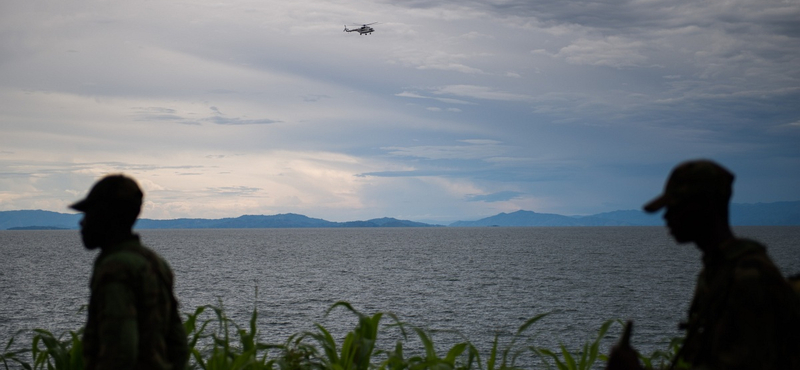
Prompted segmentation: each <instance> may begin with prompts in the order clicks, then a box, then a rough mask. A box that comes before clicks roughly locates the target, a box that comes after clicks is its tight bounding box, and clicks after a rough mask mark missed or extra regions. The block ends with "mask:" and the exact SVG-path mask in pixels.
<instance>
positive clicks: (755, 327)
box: [609, 160, 800, 370]
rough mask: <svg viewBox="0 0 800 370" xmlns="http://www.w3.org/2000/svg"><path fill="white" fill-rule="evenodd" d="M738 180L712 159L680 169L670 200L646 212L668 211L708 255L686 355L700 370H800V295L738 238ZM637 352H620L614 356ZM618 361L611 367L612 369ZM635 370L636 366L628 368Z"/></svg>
mask: <svg viewBox="0 0 800 370" xmlns="http://www.w3.org/2000/svg"><path fill="white" fill-rule="evenodd" d="M733 179H734V176H733V174H731V173H730V172H729V171H728V170H726V169H724V168H723V167H721V166H720V165H718V164H716V163H714V162H711V161H708V160H696V161H689V162H685V163H682V164H680V165H678V166H677V167H676V168H675V169H674V170H673V171H672V174H671V175H670V177H669V180H668V181H667V184H666V186H665V188H664V193H663V194H662V195H660V196H659V197H657V198H656V199H654V200H652V201H651V202H649V203H647V204H646V205H645V206H644V209H645V211H647V212H650V213H652V212H657V211H658V210H660V209H662V208H666V212H665V213H664V220H666V222H667V227H668V228H669V231H670V233H671V234H672V236H673V237H674V238H675V240H676V241H677V242H678V243H680V244H684V243H694V244H695V245H696V246H697V248H698V249H700V251H701V252H702V253H703V256H702V262H703V269H702V271H701V272H700V274H699V276H698V278H697V285H696V287H695V292H694V298H693V299H692V304H691V306H690V308H689V317H688V321H687V322H686V323H682V324H681V327H682V328H684V329H685V330H687V332H686V338H685V341H684V344H683V348H681V350H680V352H679V353H678V356H677V357H679V358H680V359H682V360H683V361H685V362H686V363H688V364H690V366H691V368H692V369H751V370H753V369H775V370H779V369H780V370H786V369H798V368H800V359H799V358H798V356H800V337H799V336H798V335H799V334H798V329H800V328H798V323H797V321H798V317H797V315H798V296H797V294H795V293H794V291H793V290H792V289H791V287H790V286H789V284H788V283H787V280H786V279H785V278H784V277H783V276H782V275H781V273H780V271H779V270H778V269H777V268H776V267H775V265H774V264H773V263H772V261H771V260H770V259H769V257H768V256H767V253H766V250H765V248H764V246H762V245H761V244H759V243H758V242H755V241H752V240H748V239H740V238H736V237H735V236H734V235H733V232H732V231H731V228H730V225H729V223H728V202H729V201H730V198H731V192H732V191H731V186H732V184H733ZM633 351H634V350H633V349H632V348H631V347H630V346H627V348H626V347H625V346H618V348H615V349H614V350H612V353H611V357H612V359H614V358H615V357H625V358H628V357H629V356H627V355H628V354H629V353H626V352H633ZM612 362H613V361H609V368H610V369H614V368H616V369H621V368H623V367H612V366H611V364H612ZM628 368H635V367H628Z"/></svg>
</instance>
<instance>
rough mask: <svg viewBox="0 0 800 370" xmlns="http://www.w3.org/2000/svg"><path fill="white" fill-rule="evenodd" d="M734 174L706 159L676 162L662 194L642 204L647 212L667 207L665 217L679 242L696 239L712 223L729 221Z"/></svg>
mask: <svg viewBox="0 0 800 370" xmlns="http://www.w3.org/2000/svg"><path fill="white" fill-rule="evenodd" d="M733 179H734V175H733V174H732V173H731V172H730V171H728V170H727V169H725V168H724V167H722V166H720V165H719V164H717V163H715V162H712V161H709V160H693V161H688V162H684V163H681V164H679V165H678V166H677V167H675V168H674V169H673V170H672V173H671V174H670V176H669V179H668V180H667V184H666V185H665V186H664V193H663V194H661V195H660V196H658V197H657V198H655V199H653V200H652V201H650V202H649V203H647V204H645V205H644V210H645V211H646V212H649V213H653V212H657V211H659V210H661V209H662V208H666V212H665V213H664V219H665V220H666V221H667V226H668V227H669V229H670V232H671V233H672V235H673V236H674V237H675V239H676V240H677V241H678V242H679V243H686V242H691V241H696V240H697V238H698V235H699V233H703V232H707V230H708V228H709V227H710V225H712V224H714V223H720V222H724V223H725V224H726V225H727V222H728V202H730V199H731V194H732V185H733Z"/></svg>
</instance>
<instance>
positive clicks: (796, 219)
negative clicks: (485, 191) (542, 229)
mask: <svg viewBox="0 0 800 370" xmlns="http://www.w3.org/2000/svg"><path fill="white" fill-rule="evenodd" d="M661 216H662V213H657V214H647V213H645V212H644V211H641V210H623V211H613V212H605V213H598V214H595V215H591V216H562V215H556V214H550V213H536V212H531V211H517V212H513V213H500V214H498V215H494V216H491V217H486V218H482V219H480V220H477V221H458V222H454V223H452V224H450V225H449V226H457V227H475V226H663V225H664V220H663V219H662V218H661ZM730 219H731V224H732V225H734V226H745V225H748V226H790V225H800V201H795V202H775V203H755V204H741V203H734V204H732V205H731V209H730Z"/></svg>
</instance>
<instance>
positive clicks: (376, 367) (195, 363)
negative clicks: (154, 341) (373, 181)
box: [0, 301, 683, 370]
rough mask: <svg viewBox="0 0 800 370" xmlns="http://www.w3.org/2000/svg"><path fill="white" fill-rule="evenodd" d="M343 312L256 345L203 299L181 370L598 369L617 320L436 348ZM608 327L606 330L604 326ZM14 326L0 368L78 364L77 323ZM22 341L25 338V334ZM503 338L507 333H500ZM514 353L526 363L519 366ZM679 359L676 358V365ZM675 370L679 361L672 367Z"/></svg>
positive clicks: (662, 363) (382, 320)
mask: <svg viewBox="0 0 800 370" xmlns="http://www.w3.org/2000/svg"><path fill="white" fill-rule="evenodd" d="M342 310H345V311H347V312H349V313H351V314H353V315H355V316H356V317H357V319H358V321H357V323H356V325H355V327H354V328H353V329H352V330H350V331H349V332H347V333H346V335H344V337H343V338H340V339H339V340H336V339H334V336H333V335H332V334H331V332H330V331H329V330H328V329H327V328H326V327H324V326H322V325H321V324H318V323H314V328H315V330H312V331H306V332H301V333H296V334H293V335H290V336H289V337H288V338H287V339H286V340H285V341H284V342H283V343H262V342H260V341H259V340H258V339H259V335H258V326H257V325H256V324H257V321H258V310H257V309H255V308H254V309H253V312H252V314H251V317H250V320H249V321H248V322H247V323H246V324H245V325H242V324H240V323H237V322H234V320H232V319H230V318H229V317H228V316H227V315H226V312H225V309H224V308H223V307H222V304H221V302H220V303H219V304H218V305H216V306H215V305H204V306H200V307H197V308H196V309H195V310H194V311H193V312H191V313H185V314H184V316H185V318H184V327H185V329H186V333H187V336H188V343H189V347H190V351H191V355H190V360H189V365H188V367H187V369H203V370H423V369H427V370H512V369H514V370H516V369H520V370H522V369H525V370H527V369H531V370H533V369H558V370H589V369H596V368H599V367H601V366H602V367H604V364H605V362H606V361H607V360H608V358H607V354H606V353H607V352H608V350H609V349H605V348H600V342H601V340H603V339H612V340H613V339H615V338H618V337H619V334H618V333H615V332H614V330H617V329H619V330H620V333H621V330H622V328H623V323H622V321H620V320H614V319H611V320H607V321H605V322H604V323H602V324H601V325H600V327H599V329H598V330H597V335H596V337H594V338H592V339H591V340H587V341H586V342H585V343H584V344H583V346H582V347H581V348H577V349H568V348H566V347H565V346H564V345H563V344H562V345H560V346H559V348H557V349H551V348H544V347H539V346H537V345H536V343H535V341H534V336H533V335H532V331H535V329H534V328H535V326H536V325H535V324H536V323H537V322H539V321H540V320H542V319H544V318H546V316H547V314H546V313H544V314H539V315H537V316H534V317H532V318H530V319H528V320H527V321H526V322H525V323H524V324H522V325H521V326H520V327H519V329H517V331H516V333H515V334H514V335H513V337H511V338H510V341H508V340H504V342H507V344H500V341H499V335H495V337H494V341H493V344H492V346H491V348H488V349H483V348H481V349H479V348H477V347H476V346H475V345H473V344H472V343H471V342H470V341H468V340H466V339H465V340H464V341H463V342H460V343H457V344H455V345H453V346H452V347H450V348H449V349H446V350H444V351H442V350H440V348H436V347H437V346H436V345H435V344H434V343H433V339H432V335H431V333H430V332H429V331H428V330H426V329H424V328H421V327H416V326H413V325H411V324H409V323H405V322H403V321H401V320H400V318H398V317H397V316H396V315H394V314H392V313H384V312H377V313H374V314H372V315H368V314H364V313H361V312H359V311H358V310H356V309H355V308H353V307H352V305H350V303H348V302H344V301H340V302H337V303H335V304H333V305H332V306H331V307H330V308H329V309H328V310H327V312H326V314H325V316H328V315H329V314H331V312H332V311H342ZM611 329H614V330H611ZM25 332H26V331H25V330H23V331H20V332H17V333H16V334H15V335H13V336H12V337H11V339H9V341H8V342H7V343H5V344H0V345H4V348H3V351H2V352H0V363H2V365H3V366H4V367H3V369H6V370H7V369H17V368H24V369H26V370H36V369H47V370H78V369H81V370H82V369H83V358H82V349H83V347H82V343H81V336H82V332H83V329H82V328H81V329H79V330H77V331H69V332H65V333H61V334H60V335H54V334H53V333H51V332H48V331H46V330H43V329H33V330H32V331H30V332H28V334H29V335H31V337H30V339H29V340H30V341H29V342H26V341H24V340H23V342H21V343H20V342H18V341H17V339H18V337H19V335H20V334H23V333H25ZM379 335H385V336H387V337H390V338H395V337H396V338H399V339H397V340H396V341H395V343H394V345H393V347H389V348H383V347H382V346H380V345H379V341H378V339H379ZM25 339H27V337H26V338H25ZM504 339H508V338H504ZM681 341H682V338H674V339H672V340H670V341H668V343H667V342H665V345H664V348H665V349H664V350H663V351H662V350H657V351H655V352H653V353H651V354H649V355H648V354H645V355H640V359H641V360H642V362H643V364H644V365H645V366H646V367H647V368H652V369H666V368H669V366H670V364H671V361H672V358H673V357H674V356H675V353H676V352H677V350H678V348H679V346H680V343H681ZM522 359H525V360H527V361H526V363H524V364H520V363H521V362H522V361H521V360H522ZM679 365H681V364H679ZM675 368H676V369H681V368H683V367H681V366H677V367H675Z"/></svg>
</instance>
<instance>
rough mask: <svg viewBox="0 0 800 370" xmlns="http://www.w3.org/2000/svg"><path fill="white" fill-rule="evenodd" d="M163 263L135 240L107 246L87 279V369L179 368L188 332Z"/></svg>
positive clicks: (184, 353) (170, 274)
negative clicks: (90, 277)
mask: <svg viewBox="0 0 800 370" xmlns="http://www.w3.org/2000/svg"><path fill="white" fill-rule="evenodd" d="M172 287H173V275H172V271H171V270H170V268H169V266H168V265H167V263H166V262H165V261H164V260H163V259H161V258H160V257H159V256H158V255H156V254H155V253H154V252H153V251H151V250H150V249H148V248H146V247H144V246H142V245H141V243H140V242H139V238H138V237H136V238H134V239H131V240H128V241H125V242H123V243H120V244H117V245H114V246H110V247H106V248H104V249H103V251H102V252H101V253H100V255H99V256H98V257H97V260H96V261H95V264H94V273H93V274H92V279H91V300H90V302H89V319H88V322H87V324H86V331H85V333H84V338H83V345H84V359H85V362H86V368H87V369H91V370H94V369H152V370H161V369H164V370H169V369H171V370H178V369H183V367H184V366H185V364H186V361H187V359H188V347H187V343H186V333H185V332H184V329H183V325H182V324H181V320H180V317H179V316H178V312H177V302H176V300H175V298H174V296H173V293H172Z"/></svg>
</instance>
